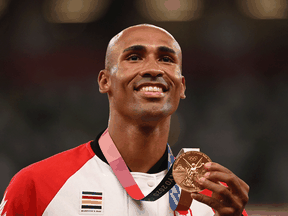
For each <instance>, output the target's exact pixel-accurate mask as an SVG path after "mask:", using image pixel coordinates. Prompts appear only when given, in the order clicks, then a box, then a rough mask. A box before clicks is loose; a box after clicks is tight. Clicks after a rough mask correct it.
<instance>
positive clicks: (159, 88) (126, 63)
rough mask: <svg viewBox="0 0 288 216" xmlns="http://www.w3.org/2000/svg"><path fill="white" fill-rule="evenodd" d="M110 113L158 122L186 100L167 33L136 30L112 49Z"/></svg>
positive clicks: (178, 63) (143, 28)
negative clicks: (182, 100) (180, 102)
mask: <svg viewBox="0 0 288 216" xmlns="http://www.w3.org/2000/svg"><path fill="white" fill-rule="evenodd" d="M112 49H113V51H112V53H111V55H112V57H111V63H112V65H113V67H112V68H111V70H110V75H109V77H110V84H111V85H110V87H109V90H108V95H109V101H110V110H111V112H112V113H113V112H117V113H118V114H120V115H122V116H126V117H127V118H131V119H133V120H137V121H138V120H141V121H144V122H147V121H157V120H160V119H162V118H163V117H167V116H169V115H171V114H172V113H173V112H175V111H176V109H177V107H178V104H179V100H180V98H185V95H184V92H185V79H184V77H183V76H182V75H181V61H182V56H181V50H180V47H179V45H178V43H177V42H176V41H175V40H174V39H173V38H172V37H171V36H170V35H168V34H167V33H166V32H164V31H162V30H160V29H157V28H153V27H148V26H140V27H139V26H137V27H133V28H130V29H128V30H126V31H124V32H123V34H122V35H121V36H120V38H119V39H118V41H117V42H116V43H115V45H114V46H113V47H112Z"/></svg>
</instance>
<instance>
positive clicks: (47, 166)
mask: <svg viewBox="0 0 288 216" xmlns="http://www.w3.org/2000/svg"><path fill="white" fill-rule="evenodd" d="M94 155H95V154H94V153H93V151H92V150H91V148H90V142H87V143H84V144H82V145H79V146H77V147H75V148H72V149H69V150H66V151H63V152H60V153H58V154H55V155H53V156H51V157H48V158H46V159H43V160H41V161H38V162H36V163H33V164H31V165H29V166H27V167H25V168H23V169H22V170H20V171H19V172H18V173H17V174H16V175H15V176H14V177H13V179H15V178H19V177H21V178H23V177H24V178H30V179H31V178H33V179H34V178H35V179H41V178H42V177H45V178H47V177H53V176H55V177H56V176H58V177H59V175H61V174H64V173H67V172H75V171H77V169H79V168H80V167H82V166H83V165H84V164H85V163H86V162H87V161H88V160H89V159H91V158H92V157H93V156H94Z"/></svg>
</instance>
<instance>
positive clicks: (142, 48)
mask: <svg viewBox="0 0 288 216" xmlns="http://www.w3.org/2000/svg"><path fill="white" fill-rule="evenodd" d="M131 50H133V51H143V50H146V48H145V47H144V46H142V45H133V46H130V47H128V48H126V49H124V50H123V53H124V52H128V51H131Z"/></svg>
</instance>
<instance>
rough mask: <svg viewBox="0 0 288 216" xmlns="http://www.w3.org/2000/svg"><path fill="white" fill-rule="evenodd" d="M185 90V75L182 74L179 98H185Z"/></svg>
mask: <svg viewBox="0 0 288 216" xmlns="http://www.w3.org/2000/svg"><path fill="white" fill-rule="evenodd" d="M185 90H186V81H185V77H184V76H182V83H181V92H180V98H181V99H185V98H186V95H185Z"/></svg>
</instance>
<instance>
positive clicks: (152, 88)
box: [139, 86, 163, 92]
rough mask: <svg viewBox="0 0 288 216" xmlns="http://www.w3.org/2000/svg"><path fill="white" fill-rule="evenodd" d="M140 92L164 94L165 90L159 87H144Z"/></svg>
mask: <svg viewBox="0 0 288 216" xmlns="http://www.w3.org/2000/svg"><path fill="white" fill-rule="evenodd" d="M139 91H144V92H163V89H162V88H161V87H158V86H143V87H142V88H140V90H139Z"/></svg>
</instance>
